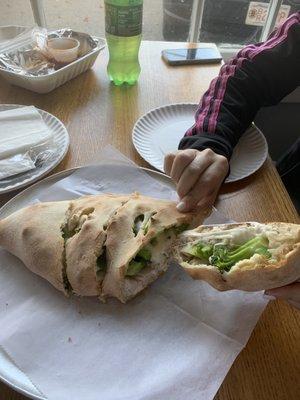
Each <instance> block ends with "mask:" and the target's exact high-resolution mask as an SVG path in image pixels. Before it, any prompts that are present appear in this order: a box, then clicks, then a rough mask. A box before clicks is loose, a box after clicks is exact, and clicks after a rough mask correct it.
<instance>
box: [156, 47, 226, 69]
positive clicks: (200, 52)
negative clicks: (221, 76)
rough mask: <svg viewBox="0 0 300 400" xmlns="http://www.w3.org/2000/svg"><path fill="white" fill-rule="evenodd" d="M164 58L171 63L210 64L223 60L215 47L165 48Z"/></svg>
mask: <svg viewBox="0 0 300 400" xmlns="http://www.w3.org/2000/svg"><path fill="white" fill-rule="evenodd" d="M162 58H163V59H164V60H165V61H166V62H167V63H168V64H170V65H187V64H209V63H219V62H221V61H222V56H221V54H220V53H219V51H218V50H217V49H215V48H213V47H198V48H195V49H168V50H163V51H162Z"/></svg>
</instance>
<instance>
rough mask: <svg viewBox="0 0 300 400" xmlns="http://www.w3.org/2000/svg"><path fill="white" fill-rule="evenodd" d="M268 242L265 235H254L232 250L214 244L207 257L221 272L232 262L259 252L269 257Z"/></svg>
mask: <svg viewBox="0 0 300 400" xmlns="http://www.w3.org/2000/svg"><path fill="white" fill-rule="evenodd" d="M268 244H269V242H268V239H267V238H266V237H265V236H256V237H255V238H253V239H250V240H248V241H247V242H246V243H244V244H242V245H241V246H238V247H237V248H236V249H234V250H230V249H228V247H227V246H225V245H214V251H213V254H212V255H211V256H210V258H209V262H210V264H212V265H215V266H216V267H217V268H218V269H219V270H220V271H221V272H223V271H227V272H228V271H230V268H231V267H232V266H233V265H234V264H236V263H237V262H239V261H241V260H245V259H249V258H251V257H252V256H253V255H254V254H261V255H263V256H264V257H266V258H270V257H271V254H270V252H269V250H268Z"/></svg>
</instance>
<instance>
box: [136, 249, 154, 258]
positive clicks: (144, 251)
mask: <svg viewBox="0 0 300 400" xmlns="http://www.w3.org/2000/svg"><path fill="white" fill-rule="evenodd" d="M136 258H142V259H143V260H145V261H150V260H151V251H150V250H149V249H148V248H147V247H144V248H143V249H141V250H140V251H139V252H138V254H137V256H136Z"/></svg>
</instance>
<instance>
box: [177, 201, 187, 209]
mask: <svg viewBox="0 0 300 400" xmlns="http://www.w3.org/2000/svg"><path fill="white" fill-rule="evenodd" d="M176 208H177V210H178V211H184V210H185V203H184V201H180V202H179V203H178V204H177V206H176Z"/></svg>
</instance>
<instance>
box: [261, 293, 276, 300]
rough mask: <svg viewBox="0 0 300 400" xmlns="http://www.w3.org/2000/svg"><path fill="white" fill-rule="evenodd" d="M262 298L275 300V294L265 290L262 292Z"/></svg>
mask: <svg viewBox="0 0 300 400" xmlns="http://www.w3.org/2000/svg"><path fill="white" fill-rule="evenodd" d="M263 298H264V299H266V300H276V297H275V296H272V295H271V294H268V293H267V292H265V293H264V294H263Z"/></svg>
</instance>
